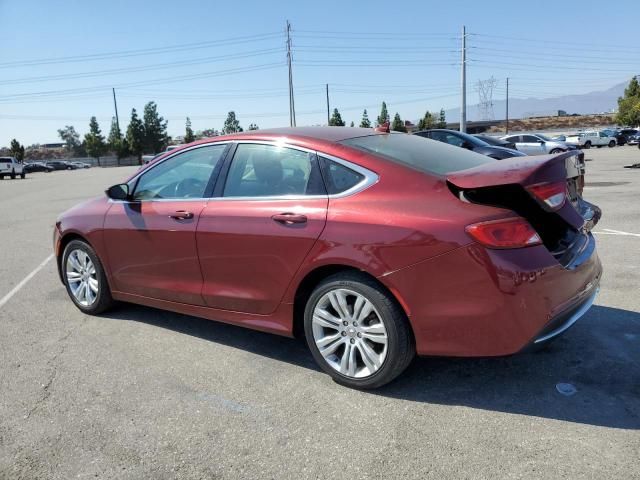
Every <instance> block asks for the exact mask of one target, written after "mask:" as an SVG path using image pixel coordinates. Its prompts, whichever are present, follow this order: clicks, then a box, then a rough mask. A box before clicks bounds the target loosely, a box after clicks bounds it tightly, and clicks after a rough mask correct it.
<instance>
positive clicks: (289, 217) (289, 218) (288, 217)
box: [271, 213, 307, 225]
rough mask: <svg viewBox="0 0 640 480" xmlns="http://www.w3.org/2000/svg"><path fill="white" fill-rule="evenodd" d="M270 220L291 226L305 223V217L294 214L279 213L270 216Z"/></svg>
mask: <svg viewBox="0 0 640 480" xmlns="http://www.w3.org/2000/svg"><path fill="white" fill-rule="evenodd" d="M271 219H272V220H273V221H275V222H278V223H282V224H284V225H293V224H294V223H307V217H306V215H298V214H295V213H280V214H277V215H274V216H272V217H271Z"/></svg>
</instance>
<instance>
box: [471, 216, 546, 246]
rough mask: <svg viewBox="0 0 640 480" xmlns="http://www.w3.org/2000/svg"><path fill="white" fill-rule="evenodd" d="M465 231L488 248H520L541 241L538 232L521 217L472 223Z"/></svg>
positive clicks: (537, 243) (538, 243)
mask: <svg viewBox="0 0 640 480" xmlns="http://www.w3.org/2000/svg"><path fill="white" fill-rule="evenodd" d="M466 231H467V233H468V234H469V235H471V236H472V237H473V238H474V239H475V240H476V241H478V242H479V243H481V244H482V245H484V246H485V247H489V248H522V247H531V246H533V245H540V244H541V243H542V240H541V239H540V235H538V232H536V231H535V230H534V229H533V227H532V226H531V225H530V224H529V222H527V221H526V220H525V219H524V218H522V217H512V218H504V219H500V220H492V221H489V222H480V223H474V224H473V225H468V226H467V228H466Z"/></svg>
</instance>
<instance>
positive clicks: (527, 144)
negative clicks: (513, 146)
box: [518, 135, 547, 155]
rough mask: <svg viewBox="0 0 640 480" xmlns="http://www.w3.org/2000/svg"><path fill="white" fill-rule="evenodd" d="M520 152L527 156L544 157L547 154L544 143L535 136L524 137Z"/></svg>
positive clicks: (519, 147) (519, 145) (520, 144)
mask: <svg viewBox="0 0 640 480" xmlns="http://www.w3.org/2000/svg"><path fill="white" fill-rule="evenodd" d="M518 150H522V151H523V152H524V153H526V154H527V155H544V154H546V153H547V150H546V149H545V146H544V142H543V141H542V140H541V139H540V138H538V137H536V136H535V135H522V143H519V144H518Z"/></svg>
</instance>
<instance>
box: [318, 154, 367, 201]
mask: <svg viewBox="0 0 640 480" xmlns="http://www.w3.org/2000/svg"><path fill="white" fill-rule="evenodd" d="M320 161H321V162H322V166H323V170H322V172H323V174H324V180H325V184H326V186H327V192H328V193H329V195H335V194H338V193H342V192H346V191H347V190H349V189H351V188H353V187H355V186H356V185H358V184H359V183H360V182H362V181H363V180H364V175H362V174H361V173H358V172H355V171H353V170H351V169H350V168H349V167H346V166H344V165H341V164H340V163H338V162H334V161H333V160H329V159H328V158H325V157H320Z"/></svg>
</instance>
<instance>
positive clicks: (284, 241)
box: [196, 142, 328, 315]
mask: <svg viewBox="0 0 640 480" xmlns="http://www.w3.org/2000/svg"><path fill="white" fill-rule="evenodd" d="M215 194H216V197H215V198H213V199H212V200H211V201H210V202H209V203H208V204H207V206H206V207H205V209H204V211H203V212H202V214H201V216H200V222H199V224H198V230H197V235H196V238H197V242H198V254H199V256H200V264H201V267H202V275H203V278H204V285H203V289H202V296H203V298H204V300H205V302H206V304H207V305H208V306H210V307H213V308H218V309H224V310H233V311H239V312H245V313H254V314H265V315H266V314H270V313H272V312H273V311H274V310H275V309H276V308H277V306H278V305H279V303H280V301H281V299H282V297H283V296H284V293H285V291H286V289H287V287H288V285H289V283H290V281H291V279H292V277H293V275H294V274H295V272H296V271H297V270H298V268H299V267H300V265H301V264H302V262H303V260H304V258H305V257H306V255H307V253H308V252H309V251H310V250H311V248H312V247H313V245H314V243H315V242H316V240H317V239H318V237H319V236H320V234H321V233H322V230H323V229H324V226H325V223H326V218H327V204H328V197H327V194H326V192H325V189H324V184H323V181H322V176H321V174H320V169H319V166H318V161H317V158H316V155H315V153H313V152H309V151H307V150H302V149H298V148H296V147H288V146H278V145H275V144H269V143H255V142H240V143H238V144H237V146H236V148H235V151H234V153H233V158H228V159H227V161H226V165H225V168H224V169H223V173H222V174H221V177H220V180H219V182H218V185H216V192H215Z"/></svg>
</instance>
